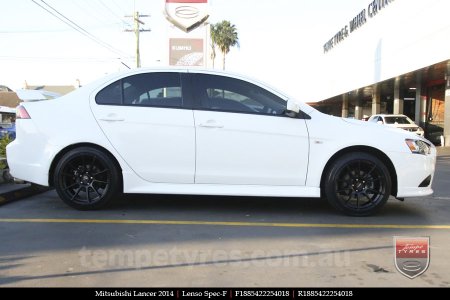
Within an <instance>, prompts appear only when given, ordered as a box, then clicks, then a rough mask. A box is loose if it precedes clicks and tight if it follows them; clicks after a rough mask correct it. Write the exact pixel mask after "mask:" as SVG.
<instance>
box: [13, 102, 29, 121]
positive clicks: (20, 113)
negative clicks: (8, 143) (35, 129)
mask: <svg viewBox="0 0 450 300" xmlns="http://www.w3.org/2000/svg"><path fill="white" fill-rule="evenodd" d="M16 119H31V117H30V115H29V114H28V112H27V110H26V109H25V107H23V106H22V105H19V106H17V108H16Z"/></svg>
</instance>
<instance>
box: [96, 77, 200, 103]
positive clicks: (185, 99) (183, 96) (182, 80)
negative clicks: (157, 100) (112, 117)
mask: <svg viewBox="0 0 450 300" xmlns="http://www.w3.org/2000/svg"><path fill="white" fill-rule="evenodd" d="M160 73H164V74H177V75H178V76H179V82H180V89H181V106H170V105H151V104H132V103H129V104H127V103H125V102H124V88H123V83H124V80H126V79H127V78H129V77H133V76H140V75H152V74H160ZM186 76H187V74H186V73H180V72H146V73H138V74H131V75H127V76H125V77H122V78H119V79H116V80H114V81H113V82H108V84H106V85H105V86H103V87H102V88H101V89H99V90H98V91H97V92H96V93H95V96H94V101H95V103H96V104H97V105H107V106H126V107H140V108H145V107H148V108H170V109H190V110H192V109H193V105H192V97H190V96H188V95H186V91H187V90H189V89H188V88H186V85H185V82H186V80H185V79H186ZM117 82H119V83H120V94H121V101H120V103H118V104H117V103H99V102H98V101H97V96H98V94H99V93H101V92H102V91H103V90H104V89H106V88H108V87H109V86H111V85H114V84H117Z"/></svg>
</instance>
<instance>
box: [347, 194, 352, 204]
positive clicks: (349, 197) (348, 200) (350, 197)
mask: <svg viewBox="0 0 450 300" xmlns="http://www.w3.org/2000/svg"><path fill="white" fill-rule="evenodd" d="M352 197H353V194H352V193H350V195H348V199H347V200H346V201H345V204H347V203H349V202H350V200H352Z"/></svg>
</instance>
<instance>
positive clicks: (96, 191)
mask: <svg viewBox="0 0 450 300" xmlns="http://www.w3.org/2000/svg"><path fill="white" fill-rule="evenodd" d="M92 189H93V190H94V192H95V193H96V194H97V195H98V197H101V196H102V194H100V193H99V192H98V190H97V189H96V188H94V187H93V186H92Z"/></svg>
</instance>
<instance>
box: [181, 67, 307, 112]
mask: <svg viewBox="0 0 450 300" xmlns="http://www.w3.org/2000/svg"><path fill="white" fill-rule="evenodd" d="M189 75H190V76H189V77H190V78H189V80H190V81H189V83H190V84H189V86H190V91H189V94H190V96H191V97H192V98H193V104H194V106H193V108H194V109H195V110H200V111H212V112H226V113H235V114H247V115H257V116H271V117H283V118H290V119H292V117H289V116H288V115H286V114H285V113H283V114H271V113H261V112H245V111H236V110H227V109H211V108H209V107H205V106H204V105H203V104H202V103H201V97H200V96H198V95H199V94H200V92H199V91H198V90H197V88H198V85H197V84H196V83H197V82H198V81H199V80H200V79H199V78H198V75H204V76H212V77H221V78H225V79H228V80H236V81H240V82H243V83H245V84H249V85H253V86H256V87H257V88H259V89H262V90H264V91H265V92H267V93H269V94H271V95H274V96H275V97H278V98H280V99H282V100H283V101H285V102H286V108H287V100H286V99H283V98H282V97H280V96H278V95H276V94H274V93H273V92H271V91H269V90H267V89H266V88H264V87H262V86H260V85H258V84H255V83H253V82H249V81H246V80H244V79H239V78H234V77H230V76H225V75H221V74H208V73H190V74H189ZM297 118H298V119H306V114H305V113H303V112H300V113H299V114H298V116H297Z"/></svg>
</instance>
